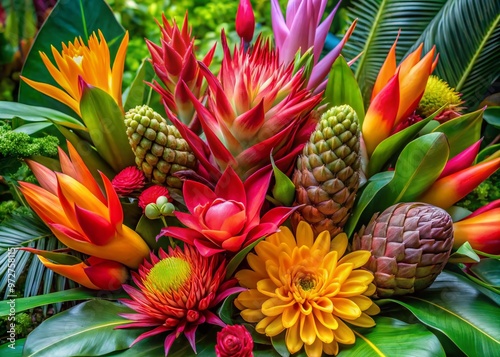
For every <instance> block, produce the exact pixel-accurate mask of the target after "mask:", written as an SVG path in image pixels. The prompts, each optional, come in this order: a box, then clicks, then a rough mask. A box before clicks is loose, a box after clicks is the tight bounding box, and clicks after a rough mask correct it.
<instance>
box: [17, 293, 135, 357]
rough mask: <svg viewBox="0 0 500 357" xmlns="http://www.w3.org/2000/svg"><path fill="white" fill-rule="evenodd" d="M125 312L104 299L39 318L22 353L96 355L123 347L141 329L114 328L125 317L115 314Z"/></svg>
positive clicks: (127, 309) (28, 355)
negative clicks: (42, 320)
mask: <svg viewBox="0 0 500 357" xmlns="http://www.w3.org/2000/svg"><path fill="white" fill-rule="evenodd" d="M128 312H131V310H130V309H129V308H127V307H125V306H124V305H120V304H117V303H112V302H109V301H105V300H90V301H87V302H84V303H81V304H79V305H77V306H75V307H73V308H71V309H69V310H66V311H63V312H61V313H59V314H57V315H55V316H53V317H51V318H50V319H48V320H45V321H44V322H42V324H41V325H40V326H39V327H38V328H36V329H35V330H34V331H33V332H32V333H31V334H29V335H28V338H27V339H26V343H25V345H24V351H23V356H24V357H32V356H50V355H58V356H99V355H103V354H106V353H110V352H113V351H116V350H123V349H126V348H128V347H129V346H130V344H131V343H132V342H133V341H134V340H135V338H137V336H138V335H139V331H141V330H139V331H138V330H137V329H115V328H116V327H118V326H120V325H124V324H126V323H127V322H128V321H129V320H127V319H125V318H123V317H120V316H119V315H118V314H120V313H128ZM61 327H64V328H61ZM56 331H57V333H55V332H56Z"/></svg>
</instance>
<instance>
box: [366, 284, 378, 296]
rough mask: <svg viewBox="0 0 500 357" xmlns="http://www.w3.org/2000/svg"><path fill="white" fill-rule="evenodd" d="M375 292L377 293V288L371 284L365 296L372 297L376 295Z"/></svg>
mask: <svg viewBox="0 0 500 357" xmlns="http://www.w3.org/2000/svg"><path fill="white" fill-rule="evenodd" d="M375 291H377V287H376V286H375V284H373V283H370V284H369V285H368V289H366V291H365V292H364V293H363V295H365V296H372V295H373V294H375Z"/></svg>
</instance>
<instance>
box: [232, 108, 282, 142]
mask: <svg viewBox="0 0 500 357" xmlns="http://www.w3.org/2000/svg"><path fill="white" fill-rule="evenodd" d="M289 118H290V117H289ZM264 122H265V113H264V101H263V100H261V101H260V103H259V104H257V105H256V106H255V107H253V108H252V109H250V110H248V111H247V112H245V113H243V114H242V115H240V116H239V117H237V118H236V119H235V120H234V123H233V132H234V133H235V135H236V137H237V139H238V140H240V141H251V140H252V139H253V137H254V136H255V134H257V132H258V131H259V129H260V128H261V127H262V125H263V124H264Z"/></svg>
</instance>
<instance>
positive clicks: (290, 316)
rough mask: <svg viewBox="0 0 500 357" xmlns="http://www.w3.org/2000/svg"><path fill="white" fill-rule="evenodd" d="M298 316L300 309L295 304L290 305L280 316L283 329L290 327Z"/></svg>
mask: <svg viewBox="0 0 500 357" xmlns="http://www.w3.org/2000/svg"><path fill="white" fill-rule="evenodd" d="M299 316H300V308H299V305H298V304H297V303H295V304H293V305H291V306H290V307H287V308H286V309H285V310H284V311H283V316H282V320H283V326H284V327H285V328H290V327H292V326H293V325H295V324H296V323H297V321H298V320H299Z"/></svg>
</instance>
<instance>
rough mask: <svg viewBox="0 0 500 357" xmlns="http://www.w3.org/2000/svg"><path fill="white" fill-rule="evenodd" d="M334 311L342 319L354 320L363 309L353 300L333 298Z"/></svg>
mask: <svg viewBox="0 0 500 357" xmlns="http://www.w3.org/2000/svg"><path fill="white" fill-rule="evenodd" d="M332 302H333V313H334V314H335V315H337V316H338V317H340V318H342V319H350V320H354V319H357V318H358V317H360V316H361V309H360V308H359V306H358V305H356V304H355V303H354V302H353V301H351V300H349V299H344V298H332Z"/></svg>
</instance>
